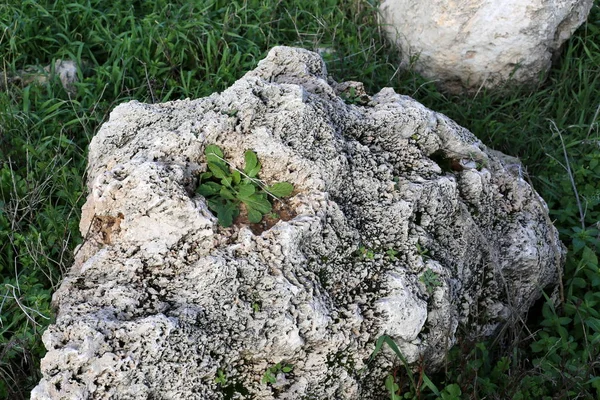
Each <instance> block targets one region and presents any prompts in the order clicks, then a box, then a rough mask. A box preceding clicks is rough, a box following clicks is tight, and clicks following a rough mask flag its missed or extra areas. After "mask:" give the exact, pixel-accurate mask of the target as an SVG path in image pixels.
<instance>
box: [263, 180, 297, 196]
mask: <svg viewBox="0 0 600 400" xmlns="http://www.w3.org/2000/svg"><path fill="white" fill-rule="evenodd" d="M268 191H269V193H271V194H272V195H273V196H275V197H287V196H289V195H290V194H292V192H293V191H294V185H292V184H291V183H289V182H279V183H276V184H274V185H271V186H269V189H268Z"/></svg>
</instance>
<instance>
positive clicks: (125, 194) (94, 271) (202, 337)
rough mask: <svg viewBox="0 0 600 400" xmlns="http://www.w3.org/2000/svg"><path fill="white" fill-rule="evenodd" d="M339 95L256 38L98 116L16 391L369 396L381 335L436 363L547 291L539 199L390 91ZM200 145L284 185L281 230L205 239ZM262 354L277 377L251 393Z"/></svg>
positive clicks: (379, 361) (308, 64) (212, 224)
mask: <svg viewBox="0 0 600 400" xmlns="http://www.w3.org/2000/svg"><path fill="white" fill-rule="evenodd" d="M353 84H355V83H353ZM348 87H349V86H348V85H340V84H337V83H336V82H333V81H331V80H328V76H327V71H326V67H325V64H324V62H323V60H322V59H321V58H320V57H319V56H318V55H317V54H316V53H312V52H309V51H306V50H301V49H295V48H288V47H276V48H274V49H272V50H271V51H270V53H269V54H268V56H267V58H266V59H264V60H263V61H261V62H260V63H259V65H258V67H257V68H256V69H255V70H253V71H250V72H248V73H247V74H246V75H245V76H244V77H243V78H241V79H240V80H238V81H237V82H236V83H235V84H234V85H233V86H231V87H230V88H229V89H227V90H225V91H224V92H223V93H220V94H213V95H212V96H210V97H207V98H202V99H197V100H183V101H175V102H169V103H164V104H154V105H149V104H141V103H138V102H130V103H126V104H122V105H120V106H118V107H117V108H116V109H115V110H114V111H113V112H112V114H111V117H110V120H109V121H108V122H107V123H105V124H104V125H103V126H102V128H101V129H100V131H99V132H98V133H97V135H96V136H95V137H94V138H93V140H92V142H91V144H90V152H89V169H88V185H89V196H88V199H87V202H86V204H85V206H84V208H83V213H82V219H81V231H82V233H83V234H84V235H85V236H86V240H85V242H84V243H83V245H82V246H81V248H80V249H79V251H78V253H77V256H76V261H75V264H74V266H73V268H72V270H71V271H70V273H69V274H68V276H67V277H66V278H65V280H64V282H63V283H62V285H61V287H60V289H59V290H58V291H57V292H56V293H55V295H54V302H55V304H56V306H57V308H58V315H57V319H56V323H55V324H53V325H51V326H50V327H49V328H48V330H47V331H46V333H45V334H44V344H45V345H46V347H47V349H48V354H47V355H46V357H45V358H44V359H43V361H42V372H43V379H42V380H41V382H40V383H39V385H38V386H37V387H36V389H35V390H34V392H33V395H32V398H33V399H48V398H52V399H58V398H62V397H61V396H64V397H66V398H94V399H100V398H121V399H146V398H164V399H225V398H247V399H250V398H253V399H274V398H279V399H301V398H307V399H308V398H311V399H330V398H336V399H359V398H360V399H369V398H377V396H378V395H379V394H380V393H381V389H382V386H383V379H384V377H385V375H386V374H387V373H388V372H389V371H390V368H391V367H392V365H393V362H394V358H393V356H392V354H391V353H382V354H381V355H380V356H378V357H377V358H376V360H375V361H374V362H373V363H372V364H371V365H370V366H369V368H367V369H365V370H363V367H365V362H366V360H367V359H368V357H369V356H370V355H371V353H372V351H373V349H374V343H375V341H376V339H377V338H378V337H379V336H380V335H382V334H388V335H390V336H392V337H393V338H394V339H395V340H396V342H397V343H398V345H399V347H400V349H401V350H402V352H403V353H404V356H405V357H406V358H407V359H408V360H409V362H412V363H414V362H417V361H418V360H419V359H420V358H421V357H424V359H425V360H426V362H427V365H430V366H436V365H437V366H439V365H441V364H442V362H443V360H444V356H445V354H446V351H447V350H448V349H449V348H450V347H451V346H452V345H453V343H455V341H456V340H457V335H458V334H459V333H458V327H459V326H462V328H461V329H460V332H461V333H460V335H463V336H472V337H475V336H479V335H484V334H486V335H489V334H493V333H494V332H495V331H496V330H497V329H498V328H499V327H500V326H502V325H503V324H504V323H505V322H506V321H507V320H509V319H510V318H513V317H515V316H518V315H520V314H521V313H522V312H524V311H525V310H527V309H528V307H530V305H531V304H532V303H533V301H535V299H536V298H538V297H539V295H540V289H541V288H543V287H546V286H548V285H551V284H553V283H555V281H556V277H557V269H558V268H560V263H561V262H562V258H563V250H562V247H560V246H557V245H556V244H557V243H559V242H558V235H557V232H556V230H555V229H554V227H553V226H551V224H549V220H548V218H547V210H546V208H545V204H544V202H543V200H541V199H540V198H539V196H538V195H537V194H536V193H535V192H534V191H533V190H532V189H531V187H530V186H529V185H528V184H527V183H526V182H525V181H524V180H523V179H521V177H520V176H518V175H515V174H513V173H511V171H510V169H509V168H507V167H506V166H505V165H504V164H503V163H504V161H503V159H502V158H501V157H499V156H498V155H497V153H495V152H492V151H490V150H488V149H487V148H486V147H485V146H484V145H483V144H482V143H481V142H480V141H479V140H477V139H476V138H475V137H474V136H473V135H472V134H471V133H470V132H468V131H467V130H466V129H464V128H461V127H460V126H458V125H456V124H455V123H454V122H453V121H451V120H450V119H448V118H447V117H445V116H443V115H441V114H438V113H435V112H433V111H431V110H428V109H427V108H425V107H424V106H422V105H420V104H419V103H417V102H416V101H414V100H412V99H411V98H409V97H407V96H402V95H399V94H396V93H395V92H394V91H393V90H392V89H383V90H382V91H380V92H379V93H378V94H376V95H374V96H373V97H371V98H369V97H368V96H367V97H366V98H365V97H364V96H365V95H364V94H362V96H361V101H363V100H364V103H365V104H364V105H357V104H347V103H346V102H344V100H343V99H342V97H340V96H338V92H342V91H344V90H346V89H347V88H348ZM209 144H217V145H218V146H220V147H221V148H222V149H223V150H224V152H225V155H226V157H227V159H228V160H231V162H232V163H233V164H234V165H237V166H242V165H243V159H244V152H245V151H246V150H248V149H252V150H254V151H255V152H256V153H257V154H258V158H259V160H260V161H261V163H262V165H263V168H262V171H261V179H263V180H264V181H266V182H279V181H288V182H291V183H293V184H294V186H295V192H294V195H293V197H292V198H290V199H289V200H288V206H289V207H291V208H292V209H293V218H290V219H289V220H287V221H285V220H280V221H279V222H277V224H275V225H274V226H273V227H271V228H270V229H267V230H265V231H263V232H256V231H253V230H252V229H251V228H252V227H250V226H247V225H244V224H242V223H239V222H238V223H237V224H234V225H233V226H232V227H230V228H222V227H220V226H218V224H217V219H216V218H215V216H213V215H212V214H211V212H210V210H209V209H208V208H207V205H206V202H205V200H204V198H203V197H201V196H200V195H197V194H195V192H194V190H195V187H196V186H197V184H198V175H199V173H201V172H203V171H205V170H206V164H205V159H204V155H203V154H204V153H203V151H204V148H205V147H206V146H207V145H209ZM425 273H427V274H429V276H434V277H435V279H436V280H435V284H432V283H431V282H429V283H428V281H427V280H426V279H423V274H425ZM431 274H434V275H431ZM277 363H282V364H284V363H285V364H289V365H292V366H293V369H292V371H291V372H288V373H285V374H284V373H282V372H280V373H279V374H278V377H277V382H276V383H275V384H270V383H265V382H263V381H262V377H263V375H264V374H265V372H266V371H267V369H268V368H269V367H272V366H274V365H276V364H277ZM219 370H220V372H221V373H222V374H223V375H224V376H226V378H227V379H226V383H217V382H215V378H216V377H217V375H218V372H219Z"/></svg>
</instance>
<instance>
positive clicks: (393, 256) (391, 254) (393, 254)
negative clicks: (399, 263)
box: [385, 249, 398, 261]
mask: <svg viewBox="0 0 600 400" xmlns="http://www.w3.org/2000/svg"><path fill="white" fill-rule="evenodd" d="M385 254H387V255H388V257H389V258H390V261H396V260H397V259H398V257H396V256H397V255H398V252H397V251H396V250H394V249H389V250H387V251H386V252H385Z"/></svg>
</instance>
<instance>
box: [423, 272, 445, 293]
mask: <svg viewBox="0 0 600 400" xmlns="http://www.w3.org/2000/svg"><path fill="white" fill-rule="evenodd" d="M419 281H421V282H422V283H423V284H424V285H425V289H427V293H429V295H432V294H433V292H434V291H435V288H436V287H440V286H442V281H441V280H440V275H439V274H438V273H437V272H435V271H433V270H432V269H431V268H427V269H426V270H425V271H424V272H423V274H422V275H421V277H420V278H419Z"/></svg>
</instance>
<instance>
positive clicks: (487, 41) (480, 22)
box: [380, 0, 593, 92]
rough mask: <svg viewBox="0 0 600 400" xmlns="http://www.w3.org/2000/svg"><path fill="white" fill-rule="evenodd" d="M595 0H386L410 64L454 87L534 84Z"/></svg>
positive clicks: (393, 32)
mask: <svg viewBox="0 0 600 400" xmlns="http://www.w3.org/2000/svg"><path fill="white" fill-rule="evenodd" d="M592 4H593V0H550V1H548V0H500V1H498V0H465V1H455V0H452V1H448V0H429V1H414V0H384V1H382V3H381V5H380V9H381V11H382V16H383V21H385V23H386V30H387V32H388V34H389V37H390V38H391V39H392V40H393V41H394V42H395V43H396V44H397V46H398V47H399V49H400V51H401V53H402V57H403V62H404V63H405V64H406V65H408V64H409V63H410V62H411V59H412V60H413V61H414V59H415V57H418V58H417V59H416V62H415V63H414V67H415V69H416V70H417V71H419V72H421V73H422V74H423V75H424V76H426V77H427V78H430V79H434V80H436V81H437V82H438V83H439V85H440V86H441V87H442V88H443V89H445V90H447V91H450V92H461V91H463V90H465V89H466V90H467V91H469V92H476V91H477V90H479V89H480V88H481V87H488V88H491V87H494V86H497V85H499V84H503V83H504V82H506V81H508V80H509V79H510V80H511V81H512V83H514V84H535V83H537V82H539V79H540V76H541V75H542V74H543V73H545V72H546V71H548V69H549V68H550V66H551V62H552V57H553V55H555V54H556V53H557V52H558V50H559V49H560V47H561V45H562V44H563V43H564V42H565V40H567V39H568V38H569V37H570V36H571V34H572V33H573V32H574V31H575V29H577V27H579V26H580V25H581V24H582V23H583V22H584V21H585V20H586V18H587V15H588V13H589V11H590V9H591V8H592Z"/></svg>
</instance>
